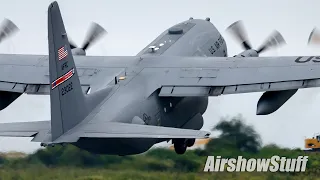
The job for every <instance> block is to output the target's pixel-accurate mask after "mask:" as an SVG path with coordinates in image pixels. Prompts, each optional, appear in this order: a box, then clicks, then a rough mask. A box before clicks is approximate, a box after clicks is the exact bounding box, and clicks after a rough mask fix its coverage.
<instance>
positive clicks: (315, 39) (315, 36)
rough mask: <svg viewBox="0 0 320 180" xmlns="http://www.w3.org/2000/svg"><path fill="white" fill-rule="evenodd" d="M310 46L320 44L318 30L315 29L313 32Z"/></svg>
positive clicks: (319, 32)
mask: <svg viewBox="0 0 320 180" xmlns="http://www.w3.org/2000/svg"><path fill="white" fill-rule="evenodd" d="M308 44H320V31H319V29H318V28H314V29H313V30H312V31H311V33H310V36H309V39H308Z"/></svg>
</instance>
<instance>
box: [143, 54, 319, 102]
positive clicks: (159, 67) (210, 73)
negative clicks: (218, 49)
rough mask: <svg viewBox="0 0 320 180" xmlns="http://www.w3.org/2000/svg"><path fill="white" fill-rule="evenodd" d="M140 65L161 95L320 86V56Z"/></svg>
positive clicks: (200, 59)
mask: <svg viewBox="0 0 320 180" xmlns="http://www.w3.org/2000/svg"><path fill="white" fill-rule="evenodd" d="M141 66H143V68H144V69H143V71H141V72H140V74H145V75H148V77H149V78H150V81H151V82H152V84H151V85H149V86H152V89H158V88H160V89H161V91H160V96H218V95H222V94H237V93H249V92H261V91H263V92H264V91H279V90H288V89H299V88H309V87H319V86H320V57H317V56H299V57H298V56H288V57H243V58H238V57H152V58H150V59H148V60H147V61H143V62H142V64H141ZM153 78H154V79H156V81H154V80H153ZM148 88H151V87H148Z"/></svg>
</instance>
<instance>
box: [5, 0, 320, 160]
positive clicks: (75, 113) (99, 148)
mask: <svg viewBox="0 0 320 180" xmlns="http://www.w3.org/2000/svg"><path fill="white" fill-rule="evenodd" d="M98 29H99V28H97V31H99V30H98ZM229 29H230V30H231V32H233V33H234V34H235V35H236V37H238V39H239V40H241V42H242V45H243V47H245V48H246V50H245V51H244V52H242V53H240V54H239V55H236V56H234V57H227V46H226V43H225V41H224V38H223V37H222V36H221V34H220V33H219V31H218V30H217V29H216V28H215V26H214V25H213V24H212V23H211V22H210V20H209V19H206V20H201V19H192V18H190V19H189V20H187V21H184V22H182V23H179V24H177V25H174V26H173V27H171V28H169V29H168V30H166V31H164V32H163V33H162V34H161V35H160V36H159V37H157V38H156V39H155V40H154V41H153V42H151V43H150V44H149V45H148V46H147V47H146V48H144V49H143V50H142V51H141V52H140V53H139V54H138V55H136V56H126V57H122V56H115V57H109V56H107V57H102V56H100V57H97V56H85V49H86V48H87V47H88V45H89V44H90V43H89V42H90V41H93V39H94V37H92V38H91V40H89V41H88V42H87V43H86V45H85V46H84V47H82V48H76V46H75V45H72V44H71V45H70V43H69V40H68V36H67V33H66V31H65V27H64V23H63V20H62V17H61V13H60V9H59V6H58V3H57V2H53V3H51V4H50V6H49V8H48V44H49V56H46V55H9V54H6V55H5V54H2V55H0V59H1V61H0V90H1V93H0V100H1V101H0V109H1V110H2V109H4V108H5V107H7V106H8V105H10V104H11V103H12V102H13V101H14V100H15V99H17V98H18V97H19V96H20V95H21V94H23V93H27V94H50V103H51V121H36V122H16V123H2V124H0V136H11V137H33V139H32V141H34V142H41V145H43V146H53V145H56V144H62V145H63V144H73V145H75V146H77V147H79V148H82V149H85V150H88V151H90V152H93V153H103V154H116V155H131V154H139V153H142V152H145V151H147V150H148V149H150V148H151V147H152V146H153V145H154V144H156V143H159V142H162V141H170V140H172V143H173V144H174V148H175V151H176V152H177V153H178V154H183V153H184V152H185V151H186V148H187V147H190V146H192V145H193V144H194V142H195V139H197V138H199V139H201V138H208V137H209V135H210V133H209V132H205V131H201V130H200V129H201V128H202V126H203V117H202V115H203V114H204V112H205V111H206V109H207V106H208V97H209V96H219V95H225V94H237V93H249V92H264V94H263V95H262V97H261V98H260V100H259V102H258V105H257V114H259V115H265V114H270V113H272V112H274V111H276V110H277V109H278V108H280V107H281V106H282V105H283V104H284V103H285V102H286V101H287V100H288V99H289V98H290V97H291V96H292V95H293V94H294V93H295V92H296V91H297V90H298V89H299V88H311V87H319V86H320V57H314V56H300V57H295V56H292V57H291V56H290V57H258V55H259V53H260V52H262V51H264V50H266V49H268V48H271V47H275V46H277V45H279V44H281V43H283V42H284V40H283V38H282V36H281V35H280V33H278V32H275V33H274V34H273V35H272V36H270V38H269V39H268V40H267V41H266V43H265V44H264V45H262V47H261V48H259V49H258V50H254V49H252V48H251V46H250V44H249V42H248V41H247V40H246V37H245V33H244V31H243V28H242V27H241V23H240V22H236V23H235V24H233V25H231V26H230V28H229ZM100 32H102V30H101V28H100ZM97 34H99V33H97ZM89 39H90V38H89ZM48 62H49V63H48ZM48 64H49V65H48ZM17 72H19V73H17Z"/></svg>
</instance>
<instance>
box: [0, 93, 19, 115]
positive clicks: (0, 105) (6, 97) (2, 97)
mask: <svg viewBox="0 0 320 180" xmlns="http://www.w3.org/2000/svg"><path fill="white" fill-rule="evenodd" d="M21 94H22V93H17V92H8V91H0V111H1V110H3V109H4V108H6V107H8V106H9V105H10V104H11V103H12V102H13V101H15V100H16V99H17V98H18V97H19V96H21Z"/></svg>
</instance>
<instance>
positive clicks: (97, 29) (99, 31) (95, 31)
mask: <svg viewBox="0 0 320 180" xmlns="http://www.w3.org/2000/svg"><path fill="white" fill-rule="evenodd" d="M106 33H107V31H106V30H105V29H104V28H103V27H101V26H100V25H99V24H97V23H94V22H93V23H92V24H91V27H90V29H89V31H88V32H87V37H86V39H85V41H84V43H83V45H82V47H81V48H78V47H77V45H76V44H75V43H74V42H73V41H71V40H70V39H69V44H70V48H71V51H72V54H73V55H80V56H85V55H86V50H87V49H88V48H89V47H90V46H91V45H92V44H93V43H95V42H96V41H97V40H98V39H99V38H101V37H102V36H103V35H104V34H106Z"/></svg>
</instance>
